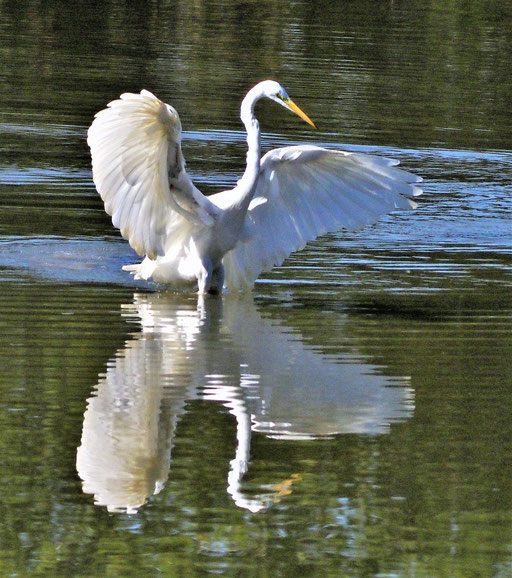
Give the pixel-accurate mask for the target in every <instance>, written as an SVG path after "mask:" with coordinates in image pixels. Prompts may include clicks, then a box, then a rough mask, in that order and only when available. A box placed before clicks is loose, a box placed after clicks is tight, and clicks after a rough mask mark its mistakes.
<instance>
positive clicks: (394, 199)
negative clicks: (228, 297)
mask: <svg viewBox="0 0 512 578" xmlns="http://www.w3.org/2000/svg"><path fill="white" fill-rule="evenodd" d="M263 97H267V98H270V99H272V100H274V101H276V102H278V103H279V104H281V105H283V106H285V107H286V108H288V109H290V110H292V111H293V112H295V113H296V114H298V115H299V116H300V117H301V118H303V119H304V120H305V121H306V122H308V123H309V124H311V125H313V123H312V121H311V120H310V119H309V117H308V116H307V115H306V114H305V113H304V112H302V110H300V109H299V108H298V107H297V105H296V104H295V103H293V102H292V101H291V99H290V98H289V97H288V95H287V94H286V91H285V90H284V89H283V88H282V87H281V86H280V85H279V84H278V83H277V82H274V81H270V80H267V81H264V82H260V83H259V84H257V85H256V86H255V87H254V88H252V89H251V90H250V91H249V92H248V94H247V95H246V97H245V98H244V100H243V102H242V106H241V119H242V121H243V123H244V125H245V127H246V129H247V142H248V152H247V168H246V170H245V173H244V175H243V177H242V178H241V179H240V181H239V182H238V184H237V186H236V187H235V188H234V189H232V190H229V191H223V192H221V193H217V194H214V195H212V196H210V197H205V196H204V195H203V194H202V193H201V192H200V191H199V190H198V189H197V188H196V187H195V186H194V184H193V183H192V180H191V179H190V177H189V176H188V174H187V172H186V170H185V160H184V158H183V154H182V152H181V122H180V119H179V116H178V113H177V112H176V110H175V109H174V108H172V107H171V106H169V105H167V104H165V103H163V102H162V101H161V100H159V99H158V98H156V96H154V95H153V94H151V93H150V92H148V91H146V90H143V91H142V92H141V93H140V94H129V93H127V94H123V95H121V98H120V99H119V100H115V101H113V102H111V103H110V104H109V105H108V108H107V109H105V110H102V111H101V112H99V113H98V114H97V115H96V118H95V120H94V122H93V123H92V125H91V127H90V129H89V133H88V144H89V146H90V148H91V155H92V166H93V178H94V182H95V184H96V187H97V189H98V192H99V193H100V195H101V197H102V199H103V201H104V203H105V210H106V211H107V213H109V214H110V215H112V222H113V224H114V225H115V226H116V227H118V228H119V229H120V230H121V234H122V235H123V237H125V238H126V239H127V240H128V241H129V243H130V245H131V246H132V247H133V248H134V249H135V251H137V253H138V254H139V255H146V257H145V259H144V260H143V261H142V263H140V264H138V265H130V266H128V267H126V269H127V270H129V271H131V272H133V273H134V274H135V276H136V277H137V278H143V279H149V278H153V279H154V280H155V281H157V282H160V283H166V284H169V285H172V286H175V287H178V286H180V285H183V284H185V285H192V286H197V288H198V290H199V291H200V292H201V293H205V292H219V291H221V290H222V287H223V286H224V285H225V286H226V287H227V288H228V289H229V290H240V289H248V288H251V287H252V285H253V284H254V281H255V279H256V278H257V277H258V276H259V274H260V273H261V272H262V271H266V270H269V269H271V268H272V267H274V266H275V265H279V264H281V263H282V262H283V261H284V260H285V259H286V257H287V256H288V255H289V254H290V253H292V252H293V251H297V250H299V249H302V248H303V247H304V245H305V244H306V243H307V242H308V241H311V240H313V239H315V238H316V237H318V236H319V235H322V234H323V233H326V232H329V231H335V230H339V229H342V228H345V229H349V230H350V229H351V230H353V229H358V228H360V227H362V226H364V225H366V224H368V223H372V222H374V221H375V220H376V219H378V217H379V216H380V215H382V214H384V213H388V212H389V211H391V210H393V209H397V208H398V209H408V208H411V207H414V206H415V203H414V202H413V201H412V200H411V199H412V198H413V197H416V196H418V195H420V194H421V190H420V189H419V188H418V187H417V186H415V185H414V183H417V182H419V181H421V178H419V177H417V176H415V175H412V174H410V173H408V172H405V171H403V170H400V169H397V168H395V165H396V164H398V163H397V162H396V161H390V160H388V159H382V158H379V157H375V156H370V155H364V154H358V153H348V152H343V151H335V150H327V149H323V148H319V147H315V146H310V145H303V146H294V147H284V148H279V149H275V150H272V151H270V152H268V153H267V154H266V155H265V156H264V157H263V159H261V160H260V131H259V125H258V121H257V120H256V118H255V117H254V104H255V103H256V102H257V101H258V100H259V99H260V98H263ZM313 126H314V125H313Z"/></svg>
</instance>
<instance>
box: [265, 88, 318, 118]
mask: <svg viewBox="0 0 512 578" xmlns="http://www.w3.org/2000/svg"><path fill="white" fill-rule="evenodd" d="M261 84H262V85H264V86H263V94H264V95H265V96H266V97H267V98H270V99H271V100H273V101H275V102H277V103H278V104H280V105H281V106H284V107H285V108H287V109H288V110H291V111H292V112H294V113H295V114H296V115H297V116H300V118H301V119H302V120H304V121H306V122H307V123H308V124H309V125H311V126H312V127H313V128H316V126H315V124H314V122H313V121H312V120H311V119H310V118H309V116H308V115H307V114H306V113H305V112H304V111H303V110H301V109H300V108H299V107H298V106H297V105H296V104H295V103H294V102H293V100H292V99H291V98H290V97H289V96H288V93H287V92H286V90H285V89H284V88H283V87H282V86H281V85H280V84H279V82H276V81H275V80H265V81H264V82H262V83H261Z"/></svg>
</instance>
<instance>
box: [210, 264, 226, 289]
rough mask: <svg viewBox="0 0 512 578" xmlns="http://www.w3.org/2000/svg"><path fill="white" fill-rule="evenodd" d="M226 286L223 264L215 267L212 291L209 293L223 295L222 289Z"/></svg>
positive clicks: (211, 284)
mask: <svg viewBox="0 0 512 578" xmlns="http://www.w3.org/2000/svg"><path fill="white" fill-rule="evenodd" d="M223 286H224V267H223V265H222V263H220V265H218V266H217V267H215V269H214V270H213V271H212V279H211V283H210V289H209V290H208V293H211V294H212V295H219V294H220V293H222V287H223Z"/></svg>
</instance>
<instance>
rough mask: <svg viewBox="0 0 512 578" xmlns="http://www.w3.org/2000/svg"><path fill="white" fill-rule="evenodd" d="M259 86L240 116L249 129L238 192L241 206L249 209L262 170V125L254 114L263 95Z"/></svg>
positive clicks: (247, 97)
mask: <svg viewBox="0 0 512 578" xmlns="http://www.w3.org/2000/svg"><path fill="white" fill-rule="evenodd" d="M255 89H258V86H255V87H254V88H253V89H251V90H250V91H249V92H248V93H247V95H246V96H245V98H244V100H243V101H242V106H241V107H240V118H241V119H242V122H243V123H244V125H245V130H246V131H247V147H248V148H247V166H246V168H245V172H244V174H243V176H242V178H241V179H240V180H239V181H238V186H237V189H238V193H239V203H240V208H241V209H243V210H247V209H248V207H249V203H250V202H251V199H252V197H253V195H254V191H255V190H256V185H257V183H258V176H259V172H260V156H261V149H260V126H259V123H258V121H257V120H256V118H255V116H254V104H255V103H256V101H257V100H259V99H260V98H261V97H262V96H263V95H262V94H261V92H260V90H259V89H258V90H255Z"/></svg>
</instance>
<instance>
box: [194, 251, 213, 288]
mask: <svg viewBox="0 0 512 578" xmlns="http://www.w3.org/2000/svg"><path fill="white" fill-rule="evenodd" d="M212 269H213V265H212V262H211V260H210V259H201V260H200V261H199V270H198V272H197V291H198V293H203V294H204V293H208V291H209V290H210V286H211V283H212Z"/></svg>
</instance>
